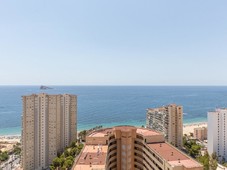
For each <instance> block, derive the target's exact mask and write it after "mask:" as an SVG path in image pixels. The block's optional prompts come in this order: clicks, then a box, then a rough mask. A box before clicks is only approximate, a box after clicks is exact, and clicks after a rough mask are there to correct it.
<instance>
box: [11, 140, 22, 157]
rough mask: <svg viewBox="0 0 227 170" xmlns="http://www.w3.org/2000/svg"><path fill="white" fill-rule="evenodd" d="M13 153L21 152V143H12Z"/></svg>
mask: <svg viewBox="0 0 227 170" xmlns="http://www.w3.org/2000/svg"><path fill="white" fill-rule="evenodd" d="M13 153H14V154H15V155H20V153H21V144H20V143H17V144H16V145H13Z"/></svg>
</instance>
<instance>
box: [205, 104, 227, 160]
mask: <svg viewBox="0 0 227 170" xmlns="http://www.w3.org/2000/svg"><path fill="white" fill-rule="evenodd" d="M207 126H208V140H207V141H208V153H209V154H212V153H214V152H216V154H217V156H218V158H219V160H222V159H223V158H225V160H227V108H223V109H216V110H215V111H213V112H208V124H207Z"/></svg>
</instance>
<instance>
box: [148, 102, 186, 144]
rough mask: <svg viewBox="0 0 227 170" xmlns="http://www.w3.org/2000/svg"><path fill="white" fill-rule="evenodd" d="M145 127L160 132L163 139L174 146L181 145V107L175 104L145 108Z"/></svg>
mask: <svg viewBox="0 0 227 170" xmlns="http://www.w3.org/2000/svg"><path fill="white" fill-rule="evenodd" d="M146 126H147V128H151V129H154V130H156V131H159V132H162V133H163V134H164V137H165V139H166V140H167V141H168V142H169V143H171V144H173V145H174V146H176V147H179V148H181V147H182V145H183V141H182V138H183V107H182V106H177V105H176V104H170V105H167V106H163V107H159V108H154V109H147V119H146Z"/></svg>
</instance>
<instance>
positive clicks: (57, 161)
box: [50, 142, 83, 170]
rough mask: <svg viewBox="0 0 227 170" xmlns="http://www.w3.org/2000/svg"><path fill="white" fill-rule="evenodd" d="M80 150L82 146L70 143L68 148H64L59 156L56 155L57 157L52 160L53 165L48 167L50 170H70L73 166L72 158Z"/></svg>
mask: <svg viewBox="0 0 227 170" xmlns="http://www.w3.org/2000/svg"><path fill="white" fill-rule="evenodd" d="M82 148H83V144H77V143H76V142H72V143H71V145H70V146H69V147H66V148H65V151H64V152H63V153H62V154H61V155H60V154H58V157H56V158H54V159H53V163H52V165H51V166H50V169H51V170H54V169H56V168H60V169H70V168H71V167H72V165H73V162H74V158H75V157H76V156H77V155H78V154H79V153H80V151H81V150H82Z"/></svg>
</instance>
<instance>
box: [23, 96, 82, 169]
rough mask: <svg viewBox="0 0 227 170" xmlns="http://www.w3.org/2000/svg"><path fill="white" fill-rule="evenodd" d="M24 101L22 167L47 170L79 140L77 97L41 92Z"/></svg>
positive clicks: (25, 98) (26, 97)
mask: <svg viewBox="0 0 227 170" xmlns="http://www.w3.org/2000/svg"><path fill="white" fill-rule="evenodd" d="M22 100H23V114H22V156H21V164H22V168H23V169H24V170H34V169H37V170H39V169H45V168H47V167H48V166H49V165H50V164H51V163H52V160H53V159H54V158H55V157H56V156H57V153H60V152H62V151H63V150H64V148H65V147H66V146H68V145H69V144H70V143H71V142H72V141H75V140H76V137H77V129H76V128H77V124H76V122H77V121H76V119H77V96H75V95H69V94H63V95H48V94H45V93H41V94H32V95H29V96H22Z"/></svg>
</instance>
